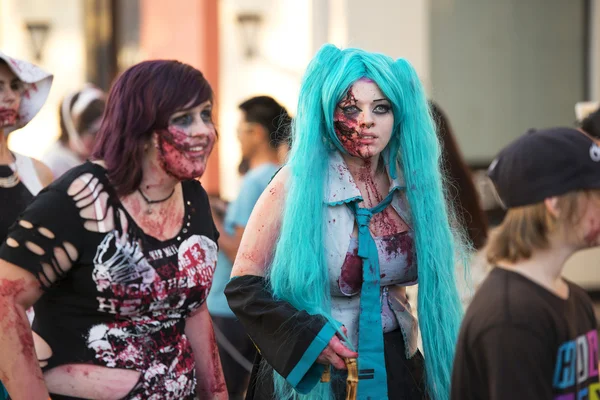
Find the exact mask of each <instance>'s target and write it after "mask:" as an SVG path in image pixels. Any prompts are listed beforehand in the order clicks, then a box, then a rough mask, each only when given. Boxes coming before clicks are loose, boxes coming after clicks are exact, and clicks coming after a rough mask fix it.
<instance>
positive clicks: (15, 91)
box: [0, 63, 24, 129]
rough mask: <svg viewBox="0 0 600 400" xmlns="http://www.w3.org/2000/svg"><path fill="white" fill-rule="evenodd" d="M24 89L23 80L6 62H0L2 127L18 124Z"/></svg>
mask: <svg viewBox="0 0 600 400" xmlns="http://www.w3.org/2000/svg"><path fill="white" fill-rule="evenodd" d="M23 91H24V85H23V82H21V81H20V80H19V78H17V76H16V75H15V74H14V73H13V72H12V71H11V70H10V68H8V66H7V65H6V64H4V63H0V129H4V128H9V127H13V126H15V125H16V124H17V121H18V115H19V113H18V111H19V106H20V105H21V97H22V96H23Z"/></svg>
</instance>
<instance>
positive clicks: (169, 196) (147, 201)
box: [137, 188, 175, 215]
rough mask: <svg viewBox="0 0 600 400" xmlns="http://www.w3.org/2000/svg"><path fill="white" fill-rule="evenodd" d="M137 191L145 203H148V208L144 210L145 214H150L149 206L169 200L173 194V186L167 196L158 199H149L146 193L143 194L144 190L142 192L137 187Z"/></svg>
mask: <svg viewBox="0 0 600 400" xmlns="http://www.w3.org/2000/svg"><path fill="white" fill-rule="evenodd" d="M137 191H138V192H140V195H141V196H142V198H143V199H144V201H145V202H146V204H148V209H147V210H146V214H148V215H150V214H152V207H150V206H151V205H152V204H157V203H162V202H164V201H167V200H169V199H170V198H171V197H172V196H173V193H175V188H173V190H172V191H171V193H170V194H169V195H168V196H167V197H165V198H164V199H159V200H150V199H149V198H148V197H146V195H145V194H144V192H142V189H140V188H138V189H137Z"/></svg>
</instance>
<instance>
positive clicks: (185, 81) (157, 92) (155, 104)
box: [92, 60, 213, 196]
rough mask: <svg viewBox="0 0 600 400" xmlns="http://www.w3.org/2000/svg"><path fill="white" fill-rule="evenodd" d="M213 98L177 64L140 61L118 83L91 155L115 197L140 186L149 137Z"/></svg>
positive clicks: (190, 70)
mask: <svg viewBox="0 0 600 400" xmlns="http://www.w3.org/2000/svg"><path fill="white" fill-rule="evenodd" d="M212 98H213V92H212V89H211V87H210V84H209V83H208V81H207V80H206V79H205V78H204V75H202V73H201V72H200V71H198V70H197V69H196V68H194V67H191V66H189V65H187V64H184V63H181V62H179V61H171V60H153V61H144V62H141V63H139V64H136V65H134V66H133V67H131V68H129V69H128V70H126V71H125V72H123V74H122V75H121V76H119V77H118V78H117V80H116V81H115V83H114V84H113V85H112V88H111V89H110V93H109V95H108V100H107V104H106V109H105V111H104V117H103V120H102V125H101V126H100V131H99V132H98V136H97V140H96V145H95V146H94V152H93V154H92V157H93V158H94V159H96V160H104V162H105V164H106V169H107V171H108V178H109V179H110V181H111V183H112V184H113V185H114V187H115V189H116V191H117V194H119V195H120V196H124V195H127V194H130V193H132V192H134V191H135V190H136V189H137V188H138V186H139V185H140V183H141V181H142V160H143V158H144V146H145V145H146V143H148V141H149V140H150V138H151V136H152V133H153V132H155V131H157V130H161V129H166V128H167V126H168V122H169V118H170V117H171V116H172V115H173V114H174V113H175V112H177V111H180V110H182V109H186V108H191V107H195V106H197V105H199V104H201V103H204V102H205V101H207V100H212Z"/></svg>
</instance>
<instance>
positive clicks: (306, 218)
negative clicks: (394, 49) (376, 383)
mask: <svg viewBox="0 0 600 400" xmlns="http://www.w3.org/2000/svg"><path fill="white" fill-rule="evenodd" d="M361 78H368V79H371V80H372V81H374V82H375V83H376V84H377V85H378V86H379V88H380V90H381V92H382V93H383V94H384V95H385V96H386V97H387V98H388V99H389V101H390V103H391V104H392V108H393V113H394V128H393V133H392V138H391V140H390V142H389V144H388V149H389V151H390V158H389V159H390V161H389V163H390V165H389V166H388V170H389V171H390V175H392V177H393V178H394V177H395V176H396V174H397V173H398V171H396V168H395V166H396V164H397V163H398V164H399V165H400V166H401V168H402V169H403V173H404V178H405V181H406V186H407V189H406V191H407V198H408V202H409V205H410V209H411V213H412V220H413V229H414V232H415V248H416V259H417V265H418V274H419V296H418V310H419V324H420V328H421V334H422V338H423V347H424V353H425V354H424V356H425V369H426V377H427V382H426V383H427V390H428V392H429V396H430V398H432V399H436V400H443V399H448V398H449V392H450V378H451V370H452V361H453V357H454V348H455V341H456V337H457V334H458V329H459V325H460V319H461V316H462V308H461V305H460V301H459V296H458V291H457V289H456V282H455V262H456V259H457V257H456V255H457V254H459V253H460V251H458V246H457V245H458V244H459V243H460V240H455V237H457V235H455V234H454V232H453V229H452V228H451V223H450V220H451V214H452V212H451V207H449V206H448V202H447V201H446V199H445V195H444V184H443V176H442V173H441V171H440V154H441V152H440V145H439V142H438V138H437V135H436V132H435V128H434V124H433V121H432V118H431V115H430V111H429V107H428V103H427V100H426V98H425V95H424V92H423V89H422V86H421V83H420V81H419V79H418V77H417V75H416V73H415V71H414V69H413V68H412V66H411V65H410V64H409V63H408V62H407V61H406V60H404V59H398V60H396V61H394V60H393V59H392V58H390V57H387V56H385V55H382V54H375V53H369V52H366V51H363V50H360V49H346V50H340V49H338V48H337V47H335V46H333V45H325V46H323V47H322V48H321V49H320V50H319V52H318V53H317V55H316V56H315V58H314V59H313V60H312V61H311V62H310V64H309V66H308V69H307V71H306V73H305V75H304V78H303V81H302V85H301V89H300V96H299V102H298V110H297V116H296V119H295V121H294V125H293V128H292V135H293V146H292V150H291V152H290V157H289V161H288V169H289V173H290V176H289V182H288V190H287V196H286V201H285V208H284V211H283V219H282V225H281V231H280V236H279V239H278V242H277V245H276V248H275V254H274V259H273V263H272V265H271V268H270V270H269V273H268V276H267V277H268V279H269V285H270V288H271V290H272V292H273V294H274V295H275V297H276V298H278V299H282V300H285V301H287V302H289V303H291V304H292V305H293V306H294V307H296V308H297V309H298V310H305V311H307V312H308V313H309V314H320V315H323V316H324V317H325V318H327V319H328V320H329V321H330V322H332V323H333V324H334V326H338V325H339V324H337V323H336V322H335V321H334V320H333V319H332V317H331V295H330V289H329V278H328V268H327V263H326V261H325V255H324V254H325V252H324V248H323V247H324V243H325V238H324V225H325V224H324V223H323V218H324V212H325V207H327V206H326V205H325V203H324V184H325V182H326V175H327V171H328V159H329V153H330V152H332V151H340V152H344V151H345V150H344V149H343V147H342V146H341V143H340V142H339V140H338V138H337V136H336V134H335V131H334V128H333V114H334V110H335V107H336V105H337V104H338V103H339V102H340V101H341V99H342V98H343V97H344V96H345V94H346V93H347V91H348V89H349V88H350V87H351V85H352V84H353V83H354V82H356V81H357V80H359V79H361ZM274 378H275V394H276V398H277V399H292V398H298V399H301V398H307V399H328V398H330V396H331V390H330V387H329V384H323V383H320V384H318V385H317V387H316V388H315V389H314V390H313V391H312V392H311V393H310V394H308V395H305V396H302V395H299V394H298V393H295V392H294V391H293V389H291V387H290V386H289V385H287V383H286V382H285V381H284V379H283V378H282V377H281V376H279V375H278V374H277V373H275V377H274Z"/></svg>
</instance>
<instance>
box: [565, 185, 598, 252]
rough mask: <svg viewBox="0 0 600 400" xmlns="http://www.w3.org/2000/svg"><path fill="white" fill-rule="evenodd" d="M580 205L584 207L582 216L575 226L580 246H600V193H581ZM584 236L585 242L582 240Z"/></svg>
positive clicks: (581, 207)
mask: <svg viewBox="0 0 600 400" xmlns="http://www.w3.org/2000/svg"><path fill="white" fill-rule="evenodd" d="M580 197H581V198H580V199H579V207H580V209H582V211H581V213H580V218H578V221H577V223H576V224H575V226H574V227H573V228H574V229H575V230H576V235H570V236H571V237H575V238H577V239H579V241H580V243H578V244H579V246H578V247H579V248H588V247H596V246H600V194H599V193H597V192H592V193H591V194H590V195H583V194H582V195H580ZM581 238H583V242H581Z"/></svg>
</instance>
